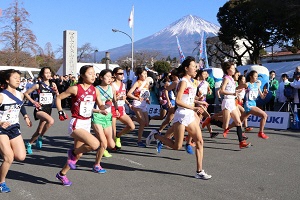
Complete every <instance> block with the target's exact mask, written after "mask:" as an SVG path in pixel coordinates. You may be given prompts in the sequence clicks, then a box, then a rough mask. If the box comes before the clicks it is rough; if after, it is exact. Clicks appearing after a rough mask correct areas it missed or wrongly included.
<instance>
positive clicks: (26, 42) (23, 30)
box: [0, 0, 38, 65]
mask: <svg viewBox="0 0 300 200" xmlns="http://www.w3.org/2000/svg"><path fill="white" fill-rule="evenodd" d="M21 5H22V3H21ZM21 5H20V3H19V1H18V0H14V1H13V2H12V3H11V5H10V7H9V8H7V9H5V10H4V11H3V18H2V20H3V21H4V23H5V24H7V25H5V26H4V27H2V29H3V32H1V34H0V41H1V42H2V43H3V44H4V45H5V48H4V49H5V51H6V52H7V53H11V52H12V53H13V56H12V58H13V59H10V61H9V64H11V65H22V64H23V63H24V60H23V59H24V56H26V55H29V57H31V54H32V53H33V54H35V53H36V51H37V48H38V45H37V44H36V36H35V35H34V34H33V32H32V30H30V29H29V28H28V26H29V24H30V23H31V21H30V20H29V16H30V15H29V13H28V12H27V11H26V10H25V8H23V7H22V6H21ZM28 59H30V58H28ZM25 65H26V64H25Z"/></svg>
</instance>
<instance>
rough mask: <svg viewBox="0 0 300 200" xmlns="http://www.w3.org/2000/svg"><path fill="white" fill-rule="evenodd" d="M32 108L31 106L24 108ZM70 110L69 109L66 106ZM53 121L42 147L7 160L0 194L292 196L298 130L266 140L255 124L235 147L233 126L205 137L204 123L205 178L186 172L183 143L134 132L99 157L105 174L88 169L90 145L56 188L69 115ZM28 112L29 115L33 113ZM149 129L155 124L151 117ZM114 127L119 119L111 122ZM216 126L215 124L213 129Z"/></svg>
mask: <svg viewBox="0 0 300 200" xmlns="http://www.w3.org/2000/svg"><path fill="white" fill-rule="evenodd" d="M28 112H29V113H32V108H31V107H30V108H28ZM67 113H68V114H70V112H69V111H67ZM53 116H54V119H55V120H56V121H55V125H54V126H53V127H51V129H50V131H49V132H48V133H47V136H45V139H44V146H43V149H42V150H40V151H38V150H36V149H33V151H34V153H33V155H29V156H27V158H26V160H25V161H24V162H14V163H13V165H12V167H11V170H10V171H9V173H8V176H7V180H6V182H7V184H8V185H9V187H10V188H11V190H12V192H11V193H8V194H0V199H1V200H2V199H10V200H19V199H20V200H44V199H45V200H53V199H68V200H69V199H93V200H95V199H106V200H108V199H124V200H127V199H128V200H132V199H151V200H153V199H231V200H232V199H299V196H300V190H299V183H300V181H299V178H300V156H299V155H300V150H299V142H300V140H299V138H300V133H299V132H291V131H274V130H266V131H265V132H266V133H267V134H268V135H269V136H270V139H269V140H262V139H259V138H257V131H258V130H257V129H254V130H253V131H252V132H251V133H249V134H248V135H249V140H250V141H251V142H252V144H253V146H252V147H251V148H250V149H245V150H242V151H241V150H240V149H239V148H238V145H237V143H238V142H237V139H236V135H235V134H234V133H233V132H232V133H231V134H229V137H228V138H226V139H224V138H222V137H221V136H219V137H218V138H216V139H210V138H209V137H208V133H207V131H206V130H205V131H204V132H203V135H204V140H205V149H204V156H205V157H204V169H205V170H206V171H207V172H208V173H209V174H211V175H212V176H213V178H212V179H211V180H208V181H204V180H198V179H195V178H193V176H194V175H195V156H192V155H188V154H187V153H186V152H185V151H184V150H181V151H173V150H169V149H166V148H164V149H163V151H162V152H161V153H160V154H157V153H156V150H155V148H154V146H151V147H148V148H138V147H136V145H135V142H136V132H133V133H131V134H128V135H126V136H124V137H123V138H122V141H123V148H122V151H121V152H119V153H113V157H112V158H104V159H103V162H102V166H103V167H104V168H105V169H107V173H106V174H95V173H93V172H92V171H91V167H92V165H93V161H94V158H95V152H91V153H89V154H86V155H84V156H83V157H82V159H81V160H80V161H78V169H76V170H74V171H70V172H69V173H68V177H69V179H70V180H71V181H73V185H72V186H71V187H63V186H62V185H61V184H60V182H58V181H57V180H56V179H55V174H56V173H57V172H58V171H59V170H60V169H61V167H62V166H63V164H64V163H65V161H66V156H67V154H66V151H67V149H69V148H70V147H71V146H72V139H71V138H69V137H68V136H67V134H66V132H67V126H68V122H60V121H59V120H58V115H57V112H56V110H53ZM32 118H33V117H32ZM151 124H152V125H151V127H149V128H148V129H146V130H145V132H144V136H147V135H148V133H149V131H150V130H151V129H153V128H156V127H158V126H159V124H161V121H152V122H151ZM21 125H22V129H21V130H22V134H23V138H24V139H29V138H30V136H31V134H32V132H34V131H35V128H36V126H37V122H34V125H33V127H32V128H28V127H26V126H25V124H24V122H23V120H22V123H21ZM118 127H119V128H120V127H121V126H118ZM219 131H220V130H219Z"/></svg>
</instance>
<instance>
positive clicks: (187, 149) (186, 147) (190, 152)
mask: <svg viewBox="0 0 300 200" xmlns="http://www.w3.org/2000/svg"><path fill="white" fill-rule="evenodd" d="M185 150H186V152H187V153H188V154H191V155H193V154H194V151H193V147H192V146H191V145H189V144H186V145H185Z"/></svg>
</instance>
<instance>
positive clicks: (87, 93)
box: [71, 84, 96, 119]
mask: <svg viewBox="0 0 300 200" xmlns="http://www.w3.org/2000/svg"><path fill="white" fill-rule="evenodd" d="M77 88H78V91H77V95H76V96H72V107H71V113H72V117H73V118H77V119H89V118H91V116H92V109H93V108H94V104H95V100H96V90H95V87H94V86H93V85H91V86H90V87H89V88H88V89H86V90H84V89H83V88H82V86H81V85H80V84H78V85H77Z"/></svg>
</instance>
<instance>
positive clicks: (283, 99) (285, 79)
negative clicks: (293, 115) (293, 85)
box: [277, 74, 290, 112]
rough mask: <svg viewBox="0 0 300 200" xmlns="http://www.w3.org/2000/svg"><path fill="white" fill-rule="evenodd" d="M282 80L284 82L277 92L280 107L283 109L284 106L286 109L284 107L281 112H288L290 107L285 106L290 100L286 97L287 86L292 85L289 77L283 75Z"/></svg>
mask: <svg viewBox="0 0 300 200" xmlns="http://www.w3.org/2000/svg"><path fill="white" fill-rule="evenodd" d="M281 80H282V81H281V82H280V83H279V87H278V90H277V101H278V103H279V104H280V107H282V106H283V105H284V107H282V109H281V110H280V111H282V112H288V106H287V104H285V103H286V102H287V101H288V99H287V98H286V96H285V95H284V89H285V86H287V85H289V84H290V82H289V77H288V75H287V74H282V75H281Z"/></svg>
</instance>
